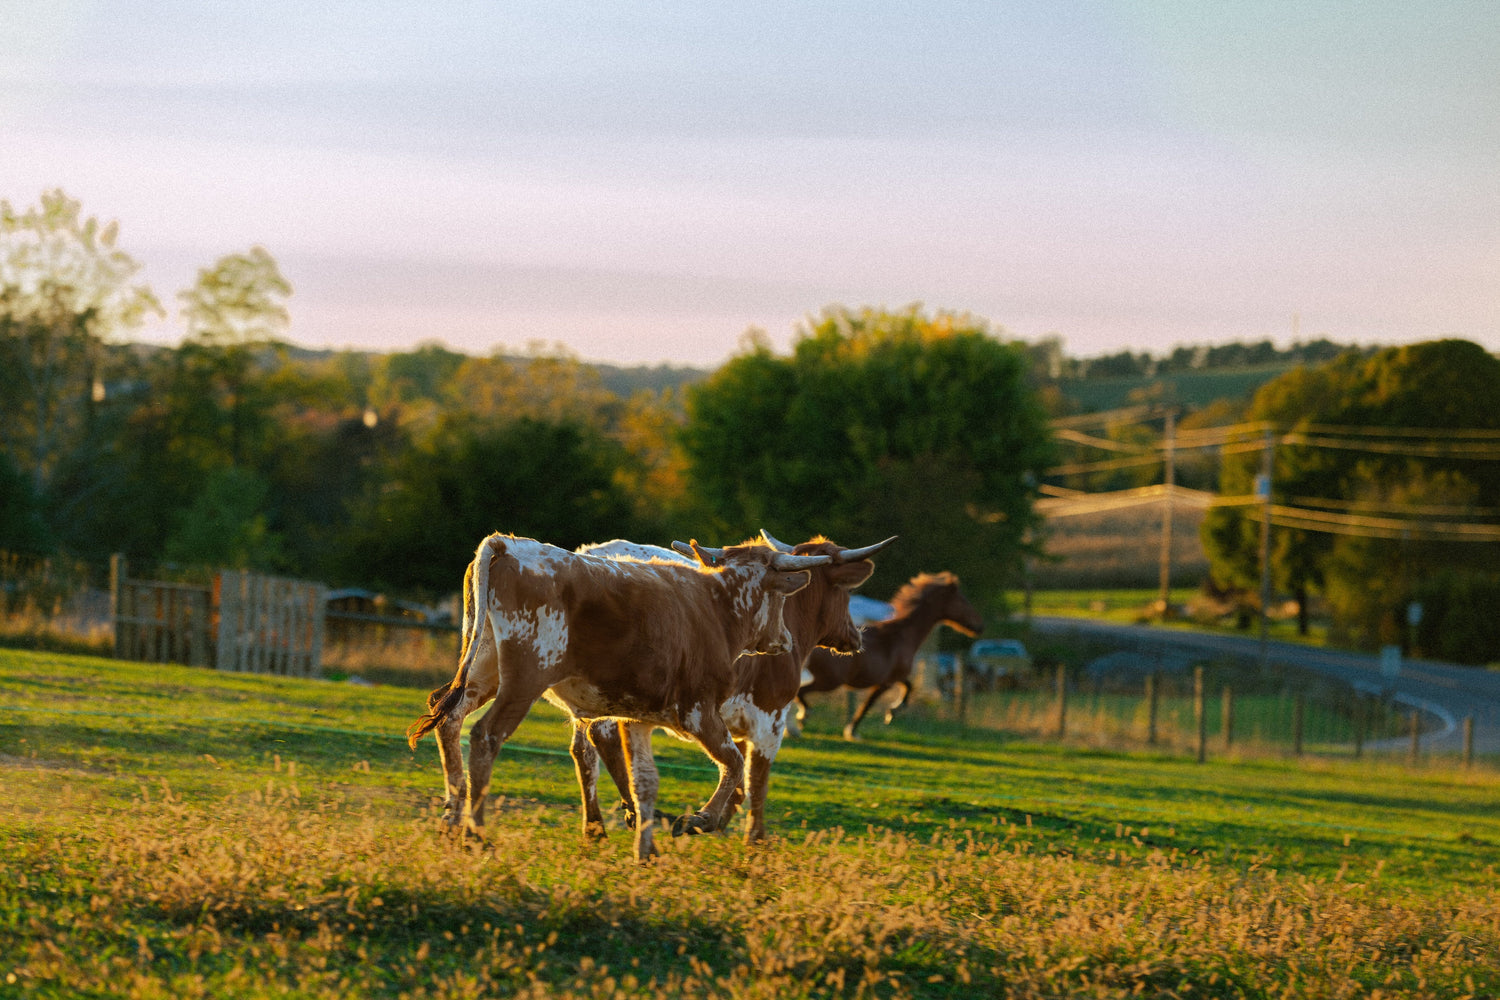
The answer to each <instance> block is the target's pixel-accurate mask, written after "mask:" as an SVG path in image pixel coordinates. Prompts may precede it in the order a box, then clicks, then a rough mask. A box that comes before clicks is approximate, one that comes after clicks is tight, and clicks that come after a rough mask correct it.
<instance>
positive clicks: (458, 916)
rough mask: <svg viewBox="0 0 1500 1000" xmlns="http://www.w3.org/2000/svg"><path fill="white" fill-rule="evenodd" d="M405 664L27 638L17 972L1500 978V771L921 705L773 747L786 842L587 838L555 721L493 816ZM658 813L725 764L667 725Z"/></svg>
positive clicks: (5, 699)
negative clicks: (435, 737) (1309, 755)
mask: <svg viewBox="0 0 1500 1000" xmlns="http://www.w3.org/2000/svg"><path fill="white" fill-rule="evenodd" d="M421 703H422V697H421V694H420V693H419V692H417V691H415V690H412V689H409V688H399V687H384V686H376V687H368V686H355V685H350V684H340V683H332V682H328V681H294V680H288V679H275V678H262V677H251V676H245V675H233V674H227V675H226V674H218V673H214V672H212V671H204V670H191V669H187V668H176V667H161V666H146V665H139V664H129V663H118V662H113V661H108V660H101V659H93V658H87V657H75V656H66V655H62V654H50V653H22V652H10V651H0V783H3V788H4V794H3V795H0V996H17V997H20V996H24V997H77V996H125V997H142V998H149V997H207V996H212V997H225V996H242V997H370V996H374V997H460V996H462V997H473V996H481V995H517V996H528V997H543V996H552V997H600V996H614V995H628V996H689V995H691V996H703V995H707V996H726V997H766V998H770V997H800V996H841V997H842V996H848V997H854V996H879V997H889V996H903V997H904V996H916V997H949V996H951V997H959V996H973V995H989V996H1016V997H1058V996H1064V997H1074V996H1077V997H1116V996H1118V997H1125V996H1131V995H1141V994H1144V995H1148V996H1172V997H1283V996H1294V997H1352V996H1360V997H1365V996H1415V997H1434V998H1436V997H1442V998H1453V997H1461V996H1486V995H1488V996H1494V995H1496V994H1497V993H1500V966H1497V962H1496V960H1495V957H1496V955H1497V954H1500V888H1497V881H1496V866H1497V864H1500V809H1497V806H1500V776H1497V775H1496V774H1495V773H1494V772H1493V771H1492V770H1489V769H1486V768H1476V769H1475V770H1474V771H1471V772H1461V771H1455V770H1447V769H1430V770H1408V769H1405V768H1401V767H1398V766H1395V765H1392V764H1381V763H1378V762H1372V761H1361V762H1329V761H1322V762H1316V761H1315V762H1311V763H1304V764H1302V765H1300V766H1294V765H1292V764H1289V763H1285V762H1280V761H1274V760H1271V761H1268V760H1260V761H1244V762H1222V761H1219V762H1210V763H1208V764H1206V765H1201V766H1200V765H1194V764H1192V763H1190V762H1188V761H1187V760H1186V759H1184V758H1181V757H1173V756H1168V755H1164V754H1156V755H1150V754H1143V753H1134V754H1126V753H1112V752H1101V751H1090V750H1084V749H1078V748H1068V747H1052V746H1043V745H1038V744H1035V743H1030V742H1026V741H1023V740H1020V739H1017V738H1016V737H1014V736H1007V735H1006V734H1003V733H996V732H991V731H982V730H973V729H970V730H962V729H958V728H956V727H953V726H951V725H945V724H941V723H939V722H937V721H935V720H932V719H928V718H924V717H922V716H920V715H917V716H915V717H913V718H911V719H903V720H900V721H898V722H897V723H896V724H895V725H894V726H891V727H888V728H887V727H881V726H878V725H872V726H870V729H869V733H868V738H867V742H865V743H862V744H848V743H844V742H843V741H842V740H840V739H838V738H837V735H836V734H837V731H838V729H839V727H840V726H841V724H842V716H841V715H839V714H837V713H836V711H835V709H836V705H835V703H833V702H830V703H829V704H827V705H824V706H820V707H817V708H816V709H815V712H814V714H813V716H812V717H811V719H810V723H811V724H810V726H809V732H808V735H807V736H806V737H804V738H803V739H800V740H797V741H794V742H790V743H789V744H788V745H787V746H786V747H785V748H784V749H783V751H782V755H781V758H780V760H779V761H778V764H777V769H776V772H775V775H774V779H773V784H772V793H771V794H772V801H771V808H770V809H769V810H768V821H769V825H770V827H771V832H772V834H773V840H772V842H771V843H770V844H769V845H768V846H765V847H758V848H754V849H751V848H747V847H745V846H744V845H743V844H742V843H741V842H740V841H739V839H738V837H735V836H708V837H698V838H690V839H682V840H675V841H674V840H673V839H672V838H671V837H670V836H663V837H661V838H659V840H660V842H661V843H662V846H663V848H664V850H665V854H664V856H663V857H662V858H660V859H659V860H658V862H657V863H655V864H653V865H651V866H648V867H640V866H637V865H635V864H633V863H632V862H631V861H630V851H629V842H628V837H627V836H626V835H625V832H624V831H623V830H620V831H617V832H616V833H614V834H613V835H612V836H611V838H610V839H609V840H608V841H607V842H606V843H604V844H602V845H597V846H590V845H585V844H584V843H583V842H582V841H581V839H580V837H579V834H578V822H577V809H576V805H575V791H574V783H573V776H572V767H571V763H570V761H569V759H568V757H567V754H566V751H565V735H566V734H565V732H564V726H563V725H562V723H561V720H560V718H559V716H558V714H557V713H556V712H554V711H552V710H551V709H549V708H547V707H546V706H539V707H538V708H537V709H536V710H535V711H534V712H533V713H532V716H531V718H529V719H528V720H527V722H526V723H525V724H523V726H522V727H521V728H520V730H518V732H517V733H516V736H515V737H514V739H513V741H512V744H510V745H508V746H507V748H506V750H505V751H504V752H502V755H501V758H500V763H499V764H498V766H497V768H496V773H495V784H494V787H493V789H492V790H493V792H494V793H496V794H497V795H498V796H500V798H499V800H498V808H496V809H495V810H494V811H493V813H492V815H493V816H494V819H493V820H492V826H491V830H490V835H489V840H488V842H487V843H485V844H483V845H480V844H476V843H472V842H471V843H461V842H454V841H452V840H449V839H446V838H444V837H442V836H440V834H439V832H438V829H437V823H438V821H437V814H436V803H437V799H436V795H437V793H438V791H439V787H440V778H439V773H438V768H437V754H436V749H435V747H434V746H433V744H432V743H431V741H428V742H427V743H425V744H423V745H422V746H421V747H420V748H419V749H418V750H417V751H416V752H415V753H413V752H411V751H409V750H408V749H407V747H406V745H405V742H404V740H403V736H402V734H403V731H404V729H405V726H406V724H407V723H408V722H409V721H410V720H411V719H412V718H413V717H414V716H415V715H416V714H417V712H418V711H419V709H420V708H421ZM657 746H658V757H659V759H660V760H661V761H662V762H663V765H664V766H663V796H662V798H663V808H666V809H672V810H677V809H684V808H686V807H688V806H689V805H690V804H692V805H696V803H697V802H698V801H700V800H701V798H702V797H704V796H705V795H706V794H707V792H708V791H709V788H710V786H711V784H712V780H713V776H712V774H711V773H710V772H709V770H708V768H707V767H706V766H705V760H704V758H703V757H702V756H701V755H699V754H698V753H697V752H696V751H693V750H691V749H690V748H688V747H687V746H685V745H682V744H679V743H677V742H676V741H673V740H670V739H666V738H658V741H657Z"/></svg>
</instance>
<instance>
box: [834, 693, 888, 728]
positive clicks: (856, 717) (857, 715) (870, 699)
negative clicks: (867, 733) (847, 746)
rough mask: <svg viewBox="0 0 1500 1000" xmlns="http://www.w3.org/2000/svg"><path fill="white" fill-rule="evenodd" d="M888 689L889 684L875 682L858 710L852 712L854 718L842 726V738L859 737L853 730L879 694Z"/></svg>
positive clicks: (857, 726) (877, 698) (878, 697)
mask: <svg viewBox="0 0 1500 1000" xmlns="http://www.w3.org/2000/svg"><path fill="white" fill-rule="evenodd" d="M890 689H891V686H890V685H889V684H877V685H875V686H874V687H872V688H871V689H870V693H869V695H867V696H866V697H865V700H864V703H863V704H862V705H860V706H859V710H858V711H857V712H855V713H854V718H852V719H850V720H849V724H848V725H846V726H845V727H844V739H846V740H850V741H854V740H858V739H859V737H858V736H856V735H855V734H854V730H856V729H858V728H859V724H860V722H861V721H862V720H863V719H864V717H865V714H866V713H867V712H869V711H870V709H871V707H873V706H874V704H875V702H876V701H878V700H879V699H880V696H881V695H883V694H885V693H886V692H887V691H889V690H890Z"/></svg>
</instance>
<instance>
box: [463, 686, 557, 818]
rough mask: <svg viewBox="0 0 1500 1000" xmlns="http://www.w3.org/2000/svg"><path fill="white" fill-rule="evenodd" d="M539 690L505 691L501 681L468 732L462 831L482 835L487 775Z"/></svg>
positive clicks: (487, 792)
mask: <svg viewBox="0 0 1500 1000" xmlns="http://www.w3.org/2000/svg"><path fill="white" fill-rule="evenodd" d="M543 690H546V689H545V688H542V689H540V690H526V691H524V692H520V691H514V690H507V688H506V684H505V683H504V682H503V681H502V682H501V685H500V693H499V694H498V695H497V696H496V697H495V704H493V705H491V706H490V710H489V711H488V712H486V713H484V718H482V719H480V720H479V721H478V722H476V723H474V728H473V729H470V730H469V802H468V814H467V820H466V823H465V828H466V829H467V830H468V831H469V832H470V833H473V834H477V835H479V836H481V837H482V836H483V835H484V805H485V800H486V798H487V797H488V795H489V791H490V772H491V770H492V769H493V768H494V766H495V757H496V756H497V755H498V754H499V753H500V747H501V745H502V744H504V743H505V741H506V740H508V739H510V734H511V733H513V732H515V731H516V727H517V726H519V725H520V724H521V720H522V719H524V718H526V713H527V712H529V711H531V706H532V703H534V702H535V701H536V700H537V699H538V698H540V697H541V695H542V691H543Z"/></svg>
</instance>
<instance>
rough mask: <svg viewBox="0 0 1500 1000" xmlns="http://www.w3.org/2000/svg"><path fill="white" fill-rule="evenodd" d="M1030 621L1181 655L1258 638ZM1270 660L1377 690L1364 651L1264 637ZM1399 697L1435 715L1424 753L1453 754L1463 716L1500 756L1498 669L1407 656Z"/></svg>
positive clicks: (1374, 666)
mask: <svg viewBox="0 0 1500 1000" xmlns="http://www.w3.org/2000/svg"><path fill="white" fill-rule="evenodd" d="M1032 627H1033V628H1035V629H1037V630H1038V631H1040V632H1078V633H1081V634H1085V635H1090V636H1097V637H1099V638H1110V639H1115V640H1118V641H1120V642H1122V643H1124V644H1126V645H1129V646H1130V647H1132V648H1135V649H1148V648H1153V647H1154V648H1157V649H1161V650H1176V651H1180V652H1182V653H1185V654H1191V653H1192V652H1196V651H1201V652H1204V653H1218V654H1229V655H1234V656H1245V657H1252V658H1253V657H1258V656H1259V655H1260V641H1259V640H1258V639H1254V638H1248V637H1241V636H1233V635H1210V634H1205V633H1197V632H1184V631H1179V630H1177V629H1165V628H1155V627H1153V626H1150V625H1116V624H1113V623H1110V622H1098V621H1092V620H1090V619H1087V618H1062V617H1051V616H1037V617H1036V618H1033V619H1032ZM1267 656H1268V658H1269V659H1270V660H1271V661H1272V662H1281V663H1286V664H1289V665H1292V666H1297V667H1302V668H1305V669H1307V670H1314V671H1317V672H1318V673H1320V674H1325V675H1327V676H1330V677H1336V678H1338V679H1340V680H1344V681H1347V682H1348V683H1350V684H1353V685H1354V686H1355V687H1356V688H1359V689H1361V690H1366V691H1380V690H1383V689H1384V687H1385V681H1384V679H1383V678H1382V677H1381V676H1380V661H1379V659H1378V658H1377V657H1374V656H1369V655H1366V654H1363V653H1348V652H1343V651H1337V650H1327V649H1312V648H1309V647H1306V646H1299V645H1297V644H1296V643H1290V642H1270V643H1267ZM1392 694H1393V697H1394V699H1395V700H1396V701H1398V702H1400V703H1402V704H1405V705H1410V706H1411V707H1412V708H1417V709H1420V710H1422V711H1424V712H1427V713H1429V714H1431V715H1433V716H1435V717H1436V718H1437V720H1438V722H1439V728H1438V729H1437V730H1436V731H1434V732H1430V733H1427V734H1424V735H1423V737H1422V748H1423V750H1424V751H1433V752H1440V753H1458V752H1460V751H1462V749H1463V726H1462V720H1463V718H1464V717H1465V716H1473V718H1474V752H1475V753H1483V754H1500V673H1495V672H1493V671H1489V670H1484V669H1482V668H1476V667H1464V666H1460V665H1458V664H1455V663H1440V662H1437V661H1434V660H1407V661H1405V662H1404V663H1403V664H1402V666H1401V675H1400V676H1399V677H1398V678H1397V679H1396V683H1395V685H1394V686H1393V691H1392ZM1407 745H1409V743H1408V742H1407V741H1405V740H1386V741H1385V742H1384V744H1383V745H1382V746H1384V748H1387V749H1396V748H1398V747H1405V746H1407Z"/></svg>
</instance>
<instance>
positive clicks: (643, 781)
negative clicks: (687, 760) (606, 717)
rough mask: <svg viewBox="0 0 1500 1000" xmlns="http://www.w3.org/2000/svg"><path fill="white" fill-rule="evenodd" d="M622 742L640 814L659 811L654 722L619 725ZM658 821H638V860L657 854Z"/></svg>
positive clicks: (653, 813)
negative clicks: (652, 741)
mask: <svg viewBox="0 0 1500 1000" xmlns="http://www.w3.org/2000/svg"><path fill="white" fill-rule="evenodd" d="M618 725H619V731H620V743H621V746H622V747H623V748H624V751H625V760H626V761H627V762H628V766H629V769H630V796H631V799H632V800H633V801H634V802H635V814H636V816H637V817H642V816H654V815H655V814H656V790H657V787H658V785H659V783H660V779H658V777H657V774H656V760H655V758H653V757H652V755H651V725H650V724H649V723H645V722H624V721H621V722H620V723H619V724H618ZM654 828H655V824H654V823H652V822H651V821H649V820H646V821H640V820H639V819H638V820H637V822H636V824H635V859H636V860H637V861H640V862H645V861H647V860H648V859H649V858H651V856H652V855H654V854H656V853H657V851H656V844H654V843H653V842H652V833H653V831H654Z"/></svg>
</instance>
